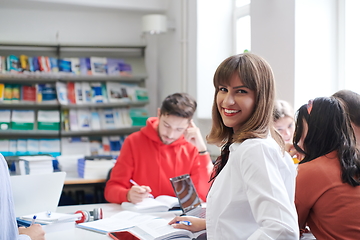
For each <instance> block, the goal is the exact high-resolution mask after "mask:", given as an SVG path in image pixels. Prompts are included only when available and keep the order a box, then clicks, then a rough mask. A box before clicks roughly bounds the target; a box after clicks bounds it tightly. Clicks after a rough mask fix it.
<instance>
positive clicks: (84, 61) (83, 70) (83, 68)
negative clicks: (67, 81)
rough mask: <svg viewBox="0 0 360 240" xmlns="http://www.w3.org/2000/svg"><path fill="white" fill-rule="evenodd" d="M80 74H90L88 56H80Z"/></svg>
mask: <svg viewBox="0 0 360 240" xmlns="http://www.w3.org/2000/svg"><path fill="white" fill-rule="evenodd" d="M80 74H81V75H92V73H91V63H90V58H80Z"/></svg>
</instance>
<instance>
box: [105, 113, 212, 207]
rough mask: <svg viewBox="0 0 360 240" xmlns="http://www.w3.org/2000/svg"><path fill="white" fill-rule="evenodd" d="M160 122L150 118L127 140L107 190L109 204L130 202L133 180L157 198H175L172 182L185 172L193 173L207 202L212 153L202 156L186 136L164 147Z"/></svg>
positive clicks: (194, 180) (106, 195) (196, 183)
mask: <svg viewBox="0 0 360 240" xmlns="http://www.w3.org/2000/svg"><path fill="white" fill-rule="evenodd" d="M158 123H159V120H158V118H156V117H151V118H149V119H148V120H147V122H146V126H145V127H143V128H141V129H140V131H138V132H135V133H132V134H131V135H129V136H128V137H127V138H126V139H125V141H124V144H123V146H122V148H121V153H120V155H119V157H118V158H117V161H116V164H115V166H114V168H113V170H112V172H111V177H110V180H109V181H108V182H107V184H106V187H105V198H106V200H107V201H108V202H112V203H122V202H127V198H126V195H127V192H128V191H129V189H130V188H131V186H132V184H131V183H130V179H133V180H134V181H135V182H136V183H138V184H139V185H145V186H149V187H150V188H151V190H152V192H151V193H152V195H154V197H157V196H159V195H169V196H175V194H174V190H173V188H172V186H171V183H170V180H169V179H170V178H172V177H176V176H180V175H183V174H186V173H188V174H190V176H191V179H192V180H193V182H194V185H195V187H196V190H197V192H198V194H199V197H200V198H201V199H202V200H203V201H206V195H207V193H208V190H209V187H210V184H209V183H208V182H209V179H210V175H211V172H212V169H213V164H212V162H211V159H210V156H209V154H204V155H199V153H198V150H197V148H196V147H195V146H194V145H193V144H191V143H189V142H188V141H186V140H185V139H184V137H183V136H182V137H180V138H179V139H178V140H176V141H174V142H173V143H171V144H169V145H166V144H164V143H163V142H162V141H161V139H160V138H159V135H158V132H157V127H158Z"/></svg>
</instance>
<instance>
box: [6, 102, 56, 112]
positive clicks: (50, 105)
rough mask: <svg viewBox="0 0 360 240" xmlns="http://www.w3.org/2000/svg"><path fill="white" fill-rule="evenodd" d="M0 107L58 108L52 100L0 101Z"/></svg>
mask: <svg viewBox="0 0 360 240" xmlns="http://www.w3.org/2000/svg"><path fill="white" fill-rule="evenodd" d="M0 109H44V110H45V109H59V104H58V103H54V102H52V103H47V102H10V103H4V102H0Z"/></svg>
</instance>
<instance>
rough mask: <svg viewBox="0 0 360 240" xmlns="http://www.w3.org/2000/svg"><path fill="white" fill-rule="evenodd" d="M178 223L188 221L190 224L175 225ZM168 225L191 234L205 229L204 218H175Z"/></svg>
mask: <svg viewBox="0 0 360 240" xmlns="http://www.w3.org/2000/svg"><path fill="white" fill-rule="evenodd" d="M180 221H188V222H190V223H191V225H190V226H188V225H185V224H181V223H177V222H180ZM169 225H172V226H173V227H174V228H180V229H186V230H189V231H192V232H198V231H201V230H205V229H206V220H205V219H204V218H197V217H185V216H184V217H180V216H178V217H175V218H174V219H173V220H171V221H170V222H169Z"/></svg>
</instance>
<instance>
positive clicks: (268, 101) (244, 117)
mask: <svg viewBox="0 0 360 240" xmlns="http://www.w3.org/2000/svg"><path fill="white" fill-rule="evenodd" d="M214 87H215V96H214V102H213V112H212V114H213V124H212V129H211V132H210V134H209V135H208V136H207V141H208V143H212V144H216V145H220V146H223V151H222V154H221V156H220V157H219V158H218V159H217V160H216V162H215V165H214V171H213V173H212V178H211V181H212V186H211V188H210V191H209V193H208V195H207V208H206V220H205V219H199V218H191V217H189V216H187V217H177V218H175V219H173V220H172V221H170V224H174V227H176V228H186V229H188V230H192V231H199V230H203V229H205V228H206V232H207V239H209V240H210V239H240V240H241V239H299V230H298V226H297V215H296V210H295V206H294V192H295V176H296V170H295V166H294V164H293V161H292V160H291V158H290V156H289V155H288V154H284V151H282V149H281V147H280V145H281V146H282V147H283V141H282V139H281V136H280V134H279V133H277V132H276V131H275V130H274V129H273V126H272V124H273V121H272V120H273V119H272V118H273V107H274V96H275V82H274V76H273V73H272V69H271V67H270V66H269V64H268V63H267V62H266V61H265V60H264V59H263V58H261V57H259V56H257V55H255V54H251V53H244V54H239V55H235V56H231V57H229V58H227V59H225V60H224V61H223V62H222V63H221V64H220V66H219V67H218V68H217V70H216V72H215V75H214ZM274 139H275V140H274ZM280 176H281V177H280ZM177 221H190V222H191V223H192V225H191V226H184V225H182V224H176V222H177ZM223 229H226V231H223Z"/></svg>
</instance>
